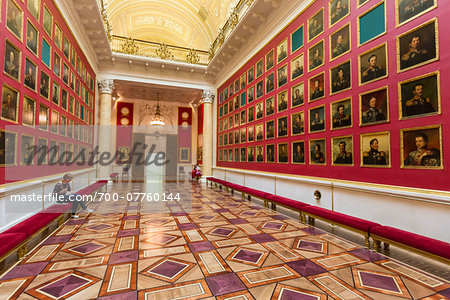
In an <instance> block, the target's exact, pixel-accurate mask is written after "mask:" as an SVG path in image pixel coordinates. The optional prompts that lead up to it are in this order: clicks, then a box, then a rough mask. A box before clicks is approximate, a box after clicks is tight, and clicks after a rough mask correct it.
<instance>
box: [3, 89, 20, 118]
mask: <svg viewBox="0 0 450 300" xmlns="http://www.w3.org/2000/svg"><path fill="white" fill-rule="evenodd" d="M18 104H19V91H18V90H16V89H13V88H12V87H10V86H8V85H6V84H3V90H2V120H6V121H10V122H14V123H17V115H18V114H17V108H18Z"/></svg>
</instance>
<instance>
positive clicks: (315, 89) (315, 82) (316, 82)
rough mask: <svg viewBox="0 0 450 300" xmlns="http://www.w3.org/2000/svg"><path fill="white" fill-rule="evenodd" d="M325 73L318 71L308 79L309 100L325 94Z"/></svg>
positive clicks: (319, 97)
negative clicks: (317, 73) (318, 72)
mask: <svg viewBox="0 0 450 300" xmlns="http://www.w3.org/2000/svg"><path fill="white" fill-rule="evenodd" d="M324 80H325V74H324V73H320V74H319V75H316V76H314V77H312V78H310V79H309V101H310V102H311V101H315V100H318V99H321V98H323V97H324V96H325V91H324Z"/></svg>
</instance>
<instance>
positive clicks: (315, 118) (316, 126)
mask: <svg viewBox="0 0 450 300" xmlns="http://www.w3.org/2000/svg"><path fill="white" fill-rule="evenodd" d="M321 131H325V105H319V106H316V107H313V108H311V109H310V110H309V132H310V133H312V132H321Z"/></svg>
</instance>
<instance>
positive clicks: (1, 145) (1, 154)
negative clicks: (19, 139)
mask: <svg viewBox="0 0 450 300" xmlns="http://www.w3.org/2000/svg"><path fill="white" fill-rule="evenodd" d="M14 164H16V133H12V132H8V131H4V130H0V166H8V165H14Z"/></svg>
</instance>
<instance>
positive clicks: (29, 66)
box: [23, 58, 37, 91]
mask: <svg viewBox="0 0 450 300" xmlns="http://www.w3.org/2000/svg"><path fill="white" fill-rule="evenodd" d="M36 78H37V66H36V65H35V64H34V63H33V62H31V60H29V59H28V58H27V59H25V76H24V82H23V83H24V85H25V86H26V87H28V88H30V89H31V90H32V91H36Z"/></svg>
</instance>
